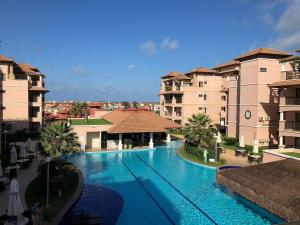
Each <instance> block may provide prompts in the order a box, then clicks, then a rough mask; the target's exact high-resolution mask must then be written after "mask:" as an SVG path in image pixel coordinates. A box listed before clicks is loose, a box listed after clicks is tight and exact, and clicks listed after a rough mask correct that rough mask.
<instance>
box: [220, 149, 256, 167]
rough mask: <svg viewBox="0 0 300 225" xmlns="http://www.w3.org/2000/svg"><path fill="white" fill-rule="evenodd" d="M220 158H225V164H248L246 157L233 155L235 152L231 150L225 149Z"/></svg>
mask: <svg viewBox="0 0 300 225" xmlns="http://www.w3.org/2000/svg"><path fill="white" fill-rule="evenodd" d="M221 159H225V160H226V165H235V166H250V165H251V164H249V163H248V162H247V160H248V159H247V157H242V156H238V157H236V156H235V153H234V151H233V150H228V149H227V150H226V153H222V154H221Z"/></svg>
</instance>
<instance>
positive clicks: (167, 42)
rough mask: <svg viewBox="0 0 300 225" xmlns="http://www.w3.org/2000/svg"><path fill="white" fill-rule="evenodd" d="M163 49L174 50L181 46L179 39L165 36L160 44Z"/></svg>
mask: <svg viewBox="0 0 300 225" xmlns="http://www.w3.org/2000/svg"><path fill="white" fill-rule="evenodd" d="M160 47H161V49H164V50H174V49H176V48H178V47H179V43H178V41H177V40H172V39H171V38H165V39H164V40H163V41H162V42H161V45H160Z"/></svg>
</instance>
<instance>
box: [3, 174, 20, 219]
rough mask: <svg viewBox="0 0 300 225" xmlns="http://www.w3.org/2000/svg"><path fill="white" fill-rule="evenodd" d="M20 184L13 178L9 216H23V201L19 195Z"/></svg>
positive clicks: (10, 190)
mask: <svg viewBox="0 0 300 225" xmlns="http://www.w3.org/2000/svg"><path fill="white" fill-rule="evenodd" d="M19 192H20V186H19V182H18V181H17V180H16V179H12V180H11V182H10V187H9V201H8V209H7V215H8V216H16V217H17V216H21V215H22V213H23V212H24V208H23V205H22V201H21V198H20V195H19Z"/></svg>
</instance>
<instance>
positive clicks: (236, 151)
mask: <svg viewBox="0 0 300 225" xmlns="http://www.w3.org/2000/svg"><path fill="white" fill-rule="evenodd" d="M234 153H235V154H234V155H235V156H236V157H238V156H239V155H240V152H239V151H238V150H237V149H235V150H234Z"/></svg>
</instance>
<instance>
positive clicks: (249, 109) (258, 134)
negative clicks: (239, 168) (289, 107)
mask: <svg viewBox="0 0 300 225" xmlns="http://www.w3.org/2000/svg"><path fill="white" fill-rule="evenodd" d="M287 56H289V54H288V53H287V52H283V51H279V50H274V49H268V48H259V49H255V50H252V51H249V52H247V53H245V54H242V55H241V56H239V57H237V58H236V59H235V60H236V61H239V62H240V68H239V73H238V75H237V76H235V80H236V81H234V79H233V78H231V79H229V82H228V87H229V92H228V96H229V97H228V98H229V105H228V112H227V113H228V127H227V136H228V137H236V138H241V136H243V138H244V140H245V144H248V145H253V144H254V141H257V142H258V144H259V145H260V146H273V145H277V144H278V120H279V113H278V98H277V95H276V93H274V92H272V91H271V90H270V88H269V85H270V84H272V83H274V82H276V81H278V80H280V79H281V65H280V62H279V60H280V59H283V58H286V57H287ZM231 90H232V92H231Z"/></svg>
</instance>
